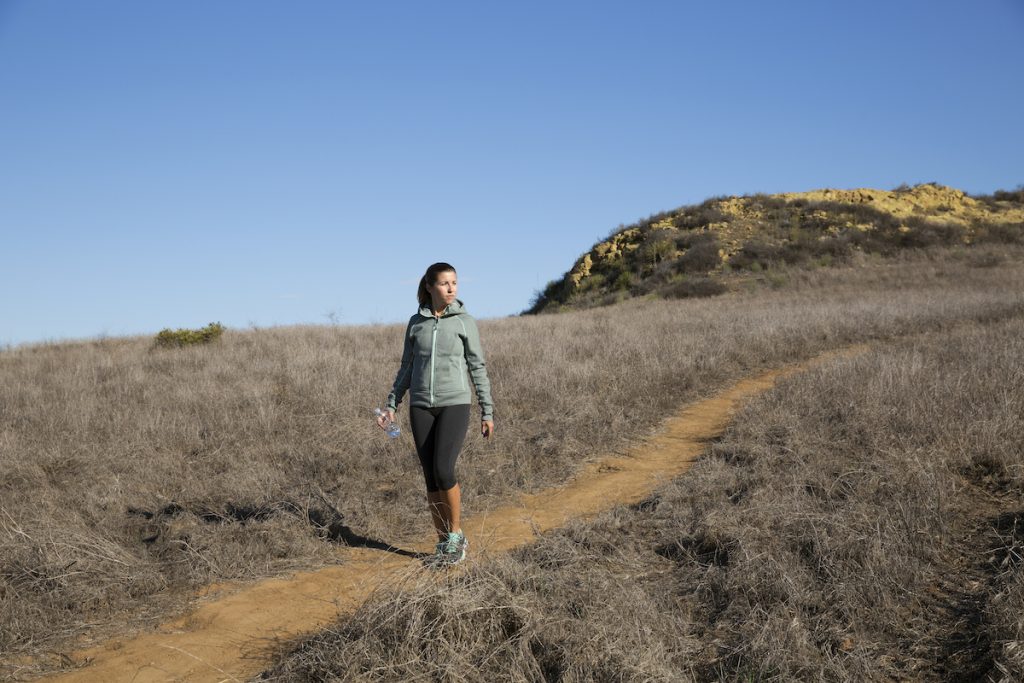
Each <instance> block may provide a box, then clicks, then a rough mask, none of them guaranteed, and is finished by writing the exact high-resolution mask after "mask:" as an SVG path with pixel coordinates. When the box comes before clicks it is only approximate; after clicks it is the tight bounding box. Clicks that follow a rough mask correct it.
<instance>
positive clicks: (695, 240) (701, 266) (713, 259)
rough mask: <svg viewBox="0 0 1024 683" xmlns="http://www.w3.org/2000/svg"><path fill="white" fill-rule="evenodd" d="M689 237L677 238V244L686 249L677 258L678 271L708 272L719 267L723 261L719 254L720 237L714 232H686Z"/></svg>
mask: <svg viewBox="0 0 1024 683" xmlns="http://www.w3.org/2000/svg"><path fill="white" fill-rule="evenodd" d="M686 238H687V239H685V240H684V239H679V240H677V244H679V245H680V246H682V247H683V248H684V249H686V251H685V253H684V254H683V255H682V256H680V257H679V258H678V259H676V264H675V265H676V271H677V272H680V273H706V272H708V271H710V270H714V269H715V268H717V267H718V264H719V263H721V262H722V258H721V256H719V254H718V249H719V246H718V239H717V238H716V237H715V235H714V233H710V232H701V233H686Z"/></svg>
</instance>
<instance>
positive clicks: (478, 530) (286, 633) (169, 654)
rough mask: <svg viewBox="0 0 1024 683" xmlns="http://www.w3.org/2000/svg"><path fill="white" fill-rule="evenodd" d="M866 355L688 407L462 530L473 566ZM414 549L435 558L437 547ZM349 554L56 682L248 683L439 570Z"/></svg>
mask: <svg viewBox="0 0 1024 683" xmlns="http://www.w3.org/2000/svg"><path fill="white" fill-rule="evenodd" d="M863 348H865V347H861V346H858V347H851V348H850V349H846V350H844V351H841V352H833V353H827V354H823V355H821V356H818V357H816V358H814V359H812V360H810V361H808V362H805V363H800V364H794V365H790V366H786V367H784V368H782V369H779V370H773V371H770V372H765V373H763V374H760V375H757V376H755V377H752V378H748V379H745V380H742V381H740V382H738V383H736V384H735V385H733V386H731V387H729V388H728V389H726V390H724V391H722V392H721V393H719V394H717V395H715V396H713V397H711V398H709V399H705V400H703V401H699V402H697V403H693V404H691V405H689V406H687V407H686V408H684V409H683V411H682V412H681V413H680V414H678V415H677V416H675V417H672V418H670V419H669V420H667V422H666V424H665V428H664V429H663V430H662V431H661V432H659V433H658V434H657V435H656V436H654V437H653V438H651V439H649V440H647V441H644V442H642V443H640V444H638V445H637V446H635V447H633V448H632V449H630V450H629V451H627V452H626V453H625V454H623V455H617V456H609V457H606V458H602V459H601V460H599V461H596V462H593V463H590V464H589V465H587V466H586V467H585V468H584V469H583V470H582V471H581V472H580V473H579V474H578V475H577V476H576V477H575V478H574V479H573V480H572V481H570V482H569V483H567V484H566V485H565V486H562V487H558V488H554V489H547V490H544V491H541V492H539V493H536V494H532V495H524V496H521V497H520V500H519V502H518V503H517V504H515V505H509V506H506V507H502V508H498V509H495V510H491V511H490V512H486V513H477V514H473V515H472V516H471V518H470V519H467V520H466V521H465V523H464V524H463V529H464V530H465V532H466V535H467V536H468V537H469V538H470V540H471V548H470V549H471V551H472V554H471V558H472V559H474V560H475V559H477V558H481V557H486V556H487V555H488V554H494V553H501V552H506V551H508V550H510V549H512V548H515V547H517V546H520V545H524V544H526V543H529V542H530V541H531V540H533V538H534V537H535V536H536V534H537V533H540V532H544V531H547V530H549V529H553V528H556V527H559V526H562V525H564V524H565V523H566V522H567V521H569V520H570V519H572V518H581V517H582V518H586V517H591V516H593V515H595V514H597V513H599V512H601V511H602V510H606V509H608V508H610V507H612V506H614V505H618V504H622V503H633V502H637V501H640V500H642V499H643V498H645V497H646V496H648V495H649V494H650V493H651V491H652V490H653V489H654V488H656V487H657V486H658V484H659V483H661V482H663V481H665V480H668V479H671V478H672V477H675V476H678V475H679V474H681V473H683V472H684V471H686V469H687V468H689V466H690V463H692V462H693V460H694V458H696V457H697V456H698V455H700V453H702V452H703V451H704V448H705V446H706V443H707V441H708V440H709V439H712V438H715V437H716V436H718V435H720V434H721V433H722V431H723V430H724V429H725V426H726V425H727V424H728V422H729V420H730V419H731V416H732V414H733V412H734V411H735V409H736V407H737V405H738V404H739V402H741V401H742V400H743V399H745V398H748V397H750V396H753V395H755V394H757V393H760V392H762V391H764V390H765V389H767V388H769V387H771V386H772V384H774V383H775V381H776V380H777V379H778V378H780V377H783V376H786V375H790V374H793V373H795V372H798V371H801V370H804V369H807V368H809V367H811V366H812V365H815V364H818V363H820V362H822V361H823V360H826V359H829V358H832V357H835V356H836V355H840V354H842V355H852V354H854V353H857V352H859V351H860V350H862V349H863ZM411 550H414V551H419V552H429V551H431V550H432V546H431V543H430V540H429V539H428V540H427V541H426V543H425V545H424V546H423V547H417V548H412V549H411ZM342 552H343V554H344V559H345V563H344V564H343V565H339V566H331V567H327V568H324V569H319V570H316V571H312V572H303V573H299V574H295V575H293V576H290V577H287V578H283V579H268V580H265V581H261V582H259V583H256V584H253V585H251V586H246V587H243V588H241V589H240V590H238V591H237V592H235V593H232V594H229V595H226V596H223V597H215V598H213V599H212V600H210V601H209V602H206V603H203V604H200V605H198V606H197V607H196V608H195V610H194V611H193V612H192V613H190V614H189V615H187V616H185V617H182V618H180V619H176V620H174V621H172V622H169V623H167V624H164V625H163V626H161V627H160V628H158V629H157V630H156V631H153V632H149V633H144V634H141V635H138V636H136V637H133V638H131V639H130V640H117V639H115V640H113V641H110V642H108V643H105V644H104V645H101V646H99V647H95V648H92V649H90V650H86V651H83V652H79V653H76V654H75V656H74V658H75V660H76V661H88V662H89V663H88V664H87V665H86V666H83V667H82V668H80V669H76V670H74V671H71V672H68V673H65V674H62V675H60V676H57V677H54V678H52V679H49V680H59V681H90V682H96V683H109V682H113V681H136V682H139V683H142V682H145V681H210V682H213V681H218V682H219V681H244V680H247V679H249V678H251V677H252V676H254V675H256V674H257V673H259V672H260V671H261V670H263V669H264V668H265V667H266V665H267V664H268V660H267V657H268V654H269V653H270V652H271V647H272V646H273V644H274V643H275V640H276V639H278V638H288V637H291V636H294V635H296V634H300V633H308V632H311V631H314V630H316V629H317V628H318V627H320V626H323V625H324V624H326V623H327V622H329V621H331V620H332V619H334V618H335V617H336V616H337V615H338V614H339V612H345V611H349V610H352V609H354V608H355V607H357V606H358V605H359V604H360V602H361V601H362V599H363V598H365V596H366V595H367V594H369V593H370V592H371V591H372V590H374V589H376V588H381V587H384V588H386V587H387V586H389V585H398V584H399V583H400V582H401V581H402V580H403V577H406V576H409V575H410V572H418V571H432V570H420V569H418V567H420V566H421V565H420V562H419V560H417V559H414V558H412V557H409V556H403V555H399V554H395V553H390V552H382V551H380V550H371V549H365V548H346V549H344V550H343V551H342ZM466 564H469V562H467V563H466Z"/></svg>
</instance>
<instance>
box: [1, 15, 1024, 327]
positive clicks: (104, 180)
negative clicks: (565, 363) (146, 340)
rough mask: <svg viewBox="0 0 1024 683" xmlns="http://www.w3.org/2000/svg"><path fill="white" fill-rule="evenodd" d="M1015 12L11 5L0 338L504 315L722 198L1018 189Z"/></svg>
mask: <svg viewBox="0 0 1024 683" xmlns="http://www.w3.org/2000/svg"><path fill="white" fill-rule="evenodd" d="M1022 38H1024V2H1021V1H1020V0H982V1H979V2H976V3H962V2H952V1H947V0H927V1H925V0H904V1H897V2H893V1H891V0H890V1H888V2H857V3H835V2H820V1H814V2H788V1H785V2H776V3H766V2H763V1H761V2H755V1H751V2H718V3H706V2H699V3H698V2H643V1H638V2H630V3H625V2H617V3H610V2H608V3H606V2H593V1H588V2H531V1H528V0H527V1H523V0H517V2H514V3H513V2H508V3H481V2H437V3H426V2H412V1H407V2H405V1H392V2H362V3H355V2H340V1H339V2H326V1H318V2H314V1H309V2H289V3H285V2H264V1H259V0H244V1H243V0H219V1H218V2H199V1H195V0H176V1H175V2H137V1H130V0H119V1H116V2H115V1H110V0H90V2H58V1H56V0H24V1H21V2H15V1H11V0H6V1H5V0H0V292H2V294H0V344H7V345H10V344H20V343H25V342H32V341H43V340H58V339H66V338H89V337H95V336H99V335H108V336H115V335H122V334H151V333H155V332H157V331H158V330H159V329H161V328H163V327H175V328H176V327H198V326H202V325H205V324H206V323H208V322H211V321H220V322H222V323H223V324H225V325H227V326H229V327H248V326H250V325H258V326H269V325H284V324H294V323H327V322H328V320H329V317H328V316H329V315H331V314H333V316H334V319H336V320H337V321H339V322H341V323H343V324H363V323H374V322H394V321H401V320H406V319H407V318H408V316H409V315H410V314H411V313H412V312H413V311H414V309H415V303H414V289H415V284H416V282H417V281H418V278H419V276H420V275H421V274H422V272H423V270H424V269H425V268H426V266H427V265H429V264H430V263H432V262H433V261H437V260H444V261H449V262H451V263H453V264H455V265H456V267H457V268H458V269H459V275H460V290H461V291H460V296H461V298H462V299H463V300H464V301H465V302H466V305H467V308H468V309H469V310H470V311H471V312H472V313H474V314H475V315H476V316H477V317H480V318H488V317H497V316H504V315H511V314H515V313H518V312H519V311H521V310H522V309H523V308H525V307H526V306H527V305H528V303H529V301H530V299H531V297H532V296H533V294H534V292H535V291H536V290H538V289H541V288H542V287H543V286H544V284H545V283H546V282H547V281H548V280H551V279H554V278H557V277H559V276H561V275H562V273H564V272H565V271H566V270H567V269H568V268H570V267H571V266H572V263H573V261H574V260H575V259H576V258H577V257H578V256H579V255H580V254H581V253H582V252H584V251H585V250H587V249H588V248H589V247H590V246H591V245H592V244H593V243H594V242H595V241H597V240H599V239H602V238H603V237H605V236H607V235H608V234H609V233H611V232H612V231H613V230H614V229H615V228H616V227H617V226H618V225H620V224H628V223H631V222H633V221H635V220H637V219H640V218H643V217H645V216H647V215H650V214H652V213H655V212H657V211H661V210H665V209H671V208H675V207H677V206H681V205H684V204H691V203H696V202H700V201H702V200H703V199H705V198H707V197H709V196H712V195H721V194H746V193H753V192H782V191H801V190H809V189H813V188H818V187H826V186H828V187H863V186H867V187H879V188H891V187H894V186H896V185H899V184H900V183H904V182H905V183H910V184H913V183H918V182H929V181H937V182H940V183H944V184H948V185H952V186H955V187H959V188H961V189H963V190H965V191H968V192H974V193H981V192H985V193H987V192H991V191H993V190H995V189H999V188H1007V189H1012V188H1014V187H1016V186H1017V185H1019V184H1021V183H1024V134H1022V130H1021V123H1020V122H1021V121H1024V69H1022V66H1024V39H1022Z"/></svg>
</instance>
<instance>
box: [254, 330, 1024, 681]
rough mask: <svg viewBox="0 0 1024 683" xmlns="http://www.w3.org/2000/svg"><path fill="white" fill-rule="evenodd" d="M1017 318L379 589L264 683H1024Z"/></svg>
mask: <svg viewBox="0 0 1024 683" xmlns="http://www.w3.org/2000/svg"><path fill="white" fill-rule="evenodd" d="M1022 359H1024V320H1022V319H1020V318H1017V319H1014V320H1010V321H1005V322H997V323H992V324H989V325H987V326H983V325H970V326H967V327H963V328H960V329H956V330H948V331H941V332H929V333H925V334H921V335H916V336H914V337H910V338H905V339H901V340H898V341H896V342H894V343H888V344H883V345H879V346H877V347H876V348H874V349H873V350H871V351H870V352H868V353H867V354H865V355H862V356H859V357H856V358H853V359H844V360H838V361H834V362H832V363H830V364H828V365H826V366H823V367H820V368H818V369H815V370H813V371H811V372H808V373H806V374H804V375H798V376H796V377H793V378H790V379H788V380H785V381H783V382H782V383H781V384H780V385H778V386H777V387H776V388H775V389H774V390H772V391H770V392H769V393H768V394H766V395H764V396H762V397H759V398H757V399H754V400H753V401H752V402H751V403H750V404H749V405H747V406H746V408H745V409H744V410H743V411H742V413H741V414H740V415H738V416H737V418H736V420H735V422H734V424H733V426H732V427H731V428H730V429H729V430H728V431H727V433H726V435H725V436H724V438H723V439H722V440H721V441H720V442H719V443H716V444H714V445H713V446H712V447H711V448H710V449H709V452H708V453H707V455H706V456H705V457H703V458H702V459H701V460H699V461H698V462H697V463H696V465H695V466H694V468H693V469H692V470H691V472H690V473H688V474H687V475H686V476H685V477H683V478H681V479H679V480H677V481H674V482H672V483H670V484H669V485H667V486H665V487H663V488H662V489H661V490H660V491H658V492H657V494H656V495H655V496H653V497H652V498H650V499H649V500H647V501H645V502H644V503H642V504H640V505H636V506H632V507H629V508H627V507H620V508H617V509H614V510H612V511H610V512H608V513H606V514H604V515H602V516H601V517H600V518H599V519H597V520H596V521H594V522H593V523H589V524H575V525H572V526H570V527H569V528H567V529H564V530H562V531H559V532H556V533H552V534H549V535H547V536H545V537H544V538H542V539H541V540H540V541H539V542H538V543H537V544H535V545H534V546H532V547H530V548H527V549H525V550H522V551H520V552H517V553H515V554H514V555H513V556H511V557H507V558H501V559H498V560H495V561H492V562H489V563H487V564H485V565H478V566H474V567H472V568H471V569H470V570H469V571H468V572H467V573H466V574H464V575H460V576H457V577H456V578H454V579H452V580H449V581H448V582H446V583H438V582H431V581H427V580H424V581H423V582H422V583H420V584H419V585H414V586H410V587H408V588H407V589H406V590H404V591H403V592H401V593H399V594H390V595H387V594H385V595H377V596H374V597H373V599H372V600H371V601H370V602H369V603H368V604H367V605H366V606H364V608H363V609H362V610H360V612H359V614H358V615H355V616H354V617H352V618H347V619H342V620H340V621H339V622H338V623H336V624H335V625H334V626H332V627H331V628H329V629H326V630H325V631H323V632H322V633H320V634H318V635H316V636H315V637H313V638H310V639H308V640H306V641H304V642H301V643H299V644H297V645H296V646H295V647H294V649H293V650H292V651H291V652H289V653H288V654H287V655H286V656H284V657H282V659H281V661H280V662H279V664H278V665H277V667H276V668H275V669H273V670H272V671H270V672H267V673H266V674H265V676H266V678H267V679H268V680H275V681H305V680H328V679H329V680H346V681H348V680H410V679H412V678H414V677H420V678H426V679H429V680H444V681H491V680H504V681H539V680H548V681H551V680H558V681H651V680H663V681H682V680H697V681H711V680H829V681H864V680H905V679H910V680H928V681H946V680H992V681H996V680H1006V681H1011V680H1020V679H1021V677H1022V676H1024V657H1022V645H1024V643H1022V635H1024V634H1022V633H1021V624H1020V614H1021V609H1022V607H1024V571H1022V549H1024V464H1022V463H1024V451H1022V448H1024V446H1022V444H1024V420H1022V418H1024V391H1022V389H1021V387H1022V386H1024V370H1022V368H1024V365H1022V363H1021V361H1022Z"/></svg>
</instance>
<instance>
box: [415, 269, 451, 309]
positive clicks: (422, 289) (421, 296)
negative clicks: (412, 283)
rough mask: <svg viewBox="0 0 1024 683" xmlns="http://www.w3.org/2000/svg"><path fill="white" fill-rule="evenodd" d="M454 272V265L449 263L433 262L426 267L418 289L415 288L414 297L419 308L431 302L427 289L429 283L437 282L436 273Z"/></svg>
mask: <svg viewBox="0 0 1024 683" xmlns="http://www.w3.org/2000/svg"><path fill="white" fill-rule="evenodd" d="M449 270H450V271H452V272H453V273H454V272H455V266H453V265H452V264H450V263H444V262H443V261H442V262H439V263H433V264H431V265H430V267H429V268H427V272H425V273H424V274H423V277H421V278H420V286H419V289H417V290H416V299H417V300H418V301H419V302H420V308H422V307H424V306H429V305H430V303H431V298H430V290H429V289H427V287H429V286H430V285H433V284H434V283H435V282H437V275H438V273H447V272H448V271H449Z"/></svg>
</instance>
